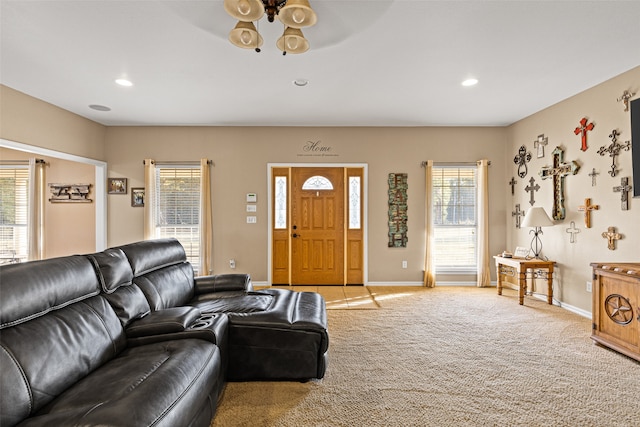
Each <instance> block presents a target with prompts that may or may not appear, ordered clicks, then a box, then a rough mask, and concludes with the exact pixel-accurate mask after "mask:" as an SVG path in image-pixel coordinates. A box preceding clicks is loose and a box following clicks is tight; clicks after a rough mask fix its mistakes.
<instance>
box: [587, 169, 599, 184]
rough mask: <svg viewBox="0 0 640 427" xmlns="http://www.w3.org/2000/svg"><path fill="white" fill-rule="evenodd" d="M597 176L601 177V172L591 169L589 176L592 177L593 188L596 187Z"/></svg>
mask: <svg viewBox="0 0 640 427" xmlns="http://www.w3.org/2000/svg"><path fill="white" fill-rule="evenodd" d="M596 175H600V172H596V168H593V169H591V173H590V174H589V176H590V177H591V186H592V187H595V186H596Z"/></svg>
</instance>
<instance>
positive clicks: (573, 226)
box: [567, 221, 580, 243]
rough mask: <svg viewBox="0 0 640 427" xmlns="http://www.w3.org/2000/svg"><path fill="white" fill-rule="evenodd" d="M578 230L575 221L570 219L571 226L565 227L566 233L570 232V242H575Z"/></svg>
mask: <svg viewBox="0 0 640 427" xmlns="http://www.w3.org/2000/svg"><path fill="white" fill-rule="evenodd" d="M579 232H580V229H579V228H576V222H575V221H571V227H569V228H567V233H569V234H571V240H570V242H571V243H575V242H576V234H578V233H579Z"/></svg>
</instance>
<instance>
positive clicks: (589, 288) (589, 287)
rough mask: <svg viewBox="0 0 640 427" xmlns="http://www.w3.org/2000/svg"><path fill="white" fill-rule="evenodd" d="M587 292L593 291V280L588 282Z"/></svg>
mask: <svg viewBox="0 0 640 427" xmlns="http://www.w3.org/2000/svg"><path fill="white" fill-rule="evenodd" d="M587 292H591V282H587Z"/></svg>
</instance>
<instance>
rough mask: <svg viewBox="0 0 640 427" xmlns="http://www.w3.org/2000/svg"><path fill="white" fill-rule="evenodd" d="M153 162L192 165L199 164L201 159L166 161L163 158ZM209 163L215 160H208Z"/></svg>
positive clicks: (157, 163)
mask: <svg viewBox="0 0 640 427" xmlns="http://www.w3.org/2000/svg"><path fill="white" fill-rule="evenodd" d="M153 163H154V164H156V165H185V166H191V165H199V164H200V161H199V160H191V161H185V162H180V161H175V160H167V161H166V162H165V161H163V160H153ZM142 164H144V160H143V161H142ZM207 164H209V165H212V164H213V160H207Z"/></svg>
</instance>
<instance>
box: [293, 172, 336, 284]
mask: <svg viewBox="0 0 640 427" xmlns="http://www.w3.org/2000/svg"><path fill="white" fill-rule="evenodd" d="M291 175H292V176H291V237H292V240H291V281H292V284H294V285H321V284H329V285H343V284H344V283H345V281H344V183H343V181H344V177H343V175H344V169H343V168H294V169H293V170H292V174H291Z"/></svg>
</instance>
